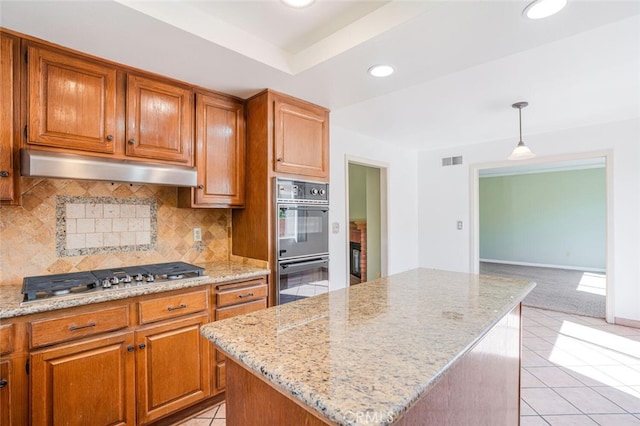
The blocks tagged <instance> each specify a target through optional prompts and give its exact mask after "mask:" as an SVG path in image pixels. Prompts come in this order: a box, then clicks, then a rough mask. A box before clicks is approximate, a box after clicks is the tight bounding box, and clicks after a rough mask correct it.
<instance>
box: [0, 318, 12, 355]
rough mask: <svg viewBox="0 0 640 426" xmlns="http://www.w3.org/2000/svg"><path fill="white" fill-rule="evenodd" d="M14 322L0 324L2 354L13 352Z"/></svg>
mask: <svg viewBox="0 0 640 426" xmlns="http://www.w3.org/2000/svg"><path fill="white" fill-rule="evenodd" d="M13 334H14V331H13V324H3V325H0V355H4V354H8V353H10V352H13Z"/></svg>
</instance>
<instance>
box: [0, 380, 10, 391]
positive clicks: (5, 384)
mask: <svg viewBox="0 0 640 426" xmlns="http://www.w3.org/2000/svg"><path fill="white" fill-rule="evenodd" d="M8 384H9V382H8V381H7V379H0V389H2V388H3V387H5V386H7V385H8Z"/></svg>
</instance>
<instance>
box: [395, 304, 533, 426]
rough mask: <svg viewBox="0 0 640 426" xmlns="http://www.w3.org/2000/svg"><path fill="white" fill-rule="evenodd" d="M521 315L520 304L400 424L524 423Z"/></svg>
mask: <svg viewBox="0 0 640 426" xmlns="http://www.w3.org/2000/svg"><path fill="white" fill-rule="evenodd" d="M520 314H521V308H520V305H518V306H516V307H515V308H514V309H513V310H512V311H511V312H510V313H509V314H507V315H506V316H505V317H504V318H502V319H501V320H500V321H499V322H498V323H497V324H496V325H495V326H494V327H493V328H492V329H491V330H490V331H489V332H488V333H487V334H486V335H485V336H484V337H483V338H482V340H480V342H478V343H477V344H476V346H474V347H473V348H472V349H471V351H470V352H469V353H467V355H465V356H464V357H463V358H462V359H461V360H459V361H458V363H457V364H456V365H454V366H453V368H452V369H451V370H450V371H449V372H448V373H447V374H445V376H444V377H442V379H441V380H440V381H439V382H438V383H437V384H436V385H435V386H434V387H433V389H431V390H430V391H429V392H428V393H427V394H426V395H425V396H424V397H422V398H421V399H420V400H418V402H416V404H415V405H414V406H413V407H411V408H410V409H409V410H408V411H407V413H406V414H405V415H404V416H403V417H402V418H401V419H400V420H399V421H398V422H397V423H396V425H397V426H424V425H438V426H460V425H491V426H513V425H518V424H520V338H521V330H522V328H521V315H520Z"/></svg>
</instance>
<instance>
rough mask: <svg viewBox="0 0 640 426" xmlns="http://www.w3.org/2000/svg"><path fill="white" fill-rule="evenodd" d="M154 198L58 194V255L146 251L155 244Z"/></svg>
mask: <svg viewBox="0 0 640 426" xmlns="http://www.w3.org/2000/svg"><path fill="white" fill-rule="evenodd" d="M157 236H158V204H157V202H156V200H155V199H154V198H115V197H70V196H66V195H58V196H57V204H56V252H57V254H58V256H60V257H64V256H78V255H86V254H95V253H116V252H126V251H145V250H151V249H154V248H155V247H156V240H157Z"/></svg>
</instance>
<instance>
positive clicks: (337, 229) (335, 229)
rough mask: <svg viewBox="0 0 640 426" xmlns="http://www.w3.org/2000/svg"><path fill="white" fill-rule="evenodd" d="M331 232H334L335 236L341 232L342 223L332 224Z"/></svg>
mask: <svg viewBox="0 0 640 426" xmlns="http://www.w3.org/2000/svg"><path fill="white" fill-rule="evenodd" d="M331 232H333V233H334V234H337V233H338V232H340V222H333V223H332V224H331Z"/></svg>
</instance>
